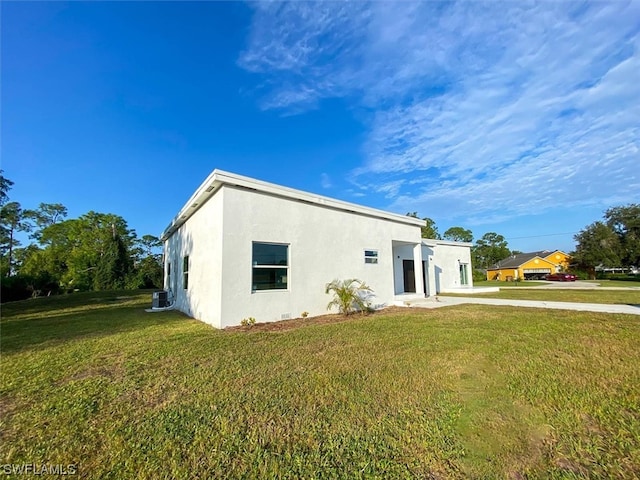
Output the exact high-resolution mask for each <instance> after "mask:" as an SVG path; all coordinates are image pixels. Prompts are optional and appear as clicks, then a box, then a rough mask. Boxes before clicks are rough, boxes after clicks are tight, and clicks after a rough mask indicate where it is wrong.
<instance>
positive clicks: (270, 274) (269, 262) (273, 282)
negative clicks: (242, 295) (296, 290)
mask: <svg viewBox="0 0 640 480" xmlns="http://www.w3.org/2000/svg"><path fill="white" fill-rule="evenodd" d="M252 264H253V275H252V290H286V289H287V286H288V277H289V245H282V244H277V243H257V242H254V243H253V262H252Z"/></svg>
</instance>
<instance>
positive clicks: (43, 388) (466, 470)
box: [0, 293, 640, 479]
mask: <svg viewBox="0 0 640 480" xmlns="http://www.w3.org/2000/svg"><path fill="white" fill-rule="evenodd" d="M149 303H150V295H149V294H148V293H140V294H135V295H132V296H126V294H123V293H115V294H113V293H111V294H104V295H97V294H87V295H77V296H76V295H73V296H70V297H67V298H55V299H43V300H36V301H29V302H21V303H16V304H10V305H6V306H4V307H3V312H2V322H1V328H2V330H1V335H2V337H1V340H2V344H1V346H2V371H1V377H0V407H1V408H2V414H1V415H0V419H1V420H0V461H1V463H2V464H7V463H24V462H28V463H31V462H34V463H36V464H37V463H42V462H49V463H52V464H56V463H61V464H68V463H77V465H78V468H79V473H80V477H81V478H114V479H120V478H132V477H135V478H149V479H155V478H349V479H351V478H454V479H455V478H541V479H542V478H545V479H546V478H637V477H638V476H639V475H640V349H638V344H639V343H640V322H638V319H637V318H636V317H635V316H627V315H605V314H592V313H583V312H564V311H550V310H532V309H515V308H497V307H491V308H485V307H482V306H477V305H466V306H460V307H455V308H442V309H436V310H419V309H416V310H413V309H396V310H392V311H389V312H388V313H379V314H376V315H372V316H366V317H361V316H354V317H351V318H350V319H349V320H348V321H345V322H340V323H330V324H323V325H313V324H310V325H307V326H303V327H301V328H298V329H293V330H287V331H278V332H265V331H260V330H259V329H258V328H254V329H252V330H249V331H247V332H241V331H217V330H214V329H212V328H211V327H209V326H207V325H205V324H203V323H200V322H198V321H195V320H192V319H189V318H186V317H184V316H183V315H181V314H179V313H177V312H163V313H154V314H146V313H144V312H143V308H145V307H147V306H148V305H149Z"/></svg>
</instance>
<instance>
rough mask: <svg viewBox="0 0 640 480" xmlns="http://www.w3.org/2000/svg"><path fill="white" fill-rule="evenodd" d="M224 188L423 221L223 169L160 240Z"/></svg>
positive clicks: (410, 221) (416, 222)
mask: <svg viewBox="0 0 640 480" xmlns="http://www.w3.org/2000/svg"><path fill="white" fill-rule="evenodd" d="M225 185H229V186H236V187H241V188H246V189H250V190H256V191H259V192H262V193H266V194H269V195H273V196H277V197H281V198H287V199H290V200H295V201H300V202H304V203H309V204H313V205H318V206H322V207H326V208H333V209H336V210H342V211H345V212H349V213H357V214H361V215H366V216H369V217H376V218H380V219H384V220H390V221H393V222H399V223H404V224H408V225H415V226H418V227H423V226H424V220H420V219H419V218H413V217H408V216H406V215H400V214H399V213H391V212H387V211H384V210H379V209H376V208H371V207H365V206H363V205H358V204H356V203H350V202H345V201H342V200H337V199H335V198H331V197H325V196H323V195H317V194H314V193H310V192H305V191H303V190H296V189H294V188H290V187H285V186H282V185H277V184H275V183H269V182H265V181H262V180H257V179H255V178H250V177H245V176H242V175H238V174H235V173H231V172H226V171H224V170H219V169H215V170H214V171H213V172H211V173H210V174H209V176H208V177H207V178H206V179H205V180H204V182H202V184H201V185H200V186H199V187H198V188H197V189H196V191H195V192H194V193H193V195H191V197H189V200H188V201H187V203H185V205H184V206H183V207H182V209H181V210H180V211H179V212H178V215H176V216H175V217H174V218H173V220H172V221H171V223H169V225H168V226H167V228H165V230H164V231H163V232H162V234H161V236H160V239H161V240H162V241H165V240H166V239H167V238H169V236H171V234H173V232H175V231H176V230H177V229H178V228H180V226H181V225H182V224H184V223H185V222H186V221H187V220H188V219H189V218H190V217H191V216H192V215H193V214H194V213H195V212H196V211H197V210H198V209H199V208H200V207H202V205H203V204H204V203H205V202H206V201H207V200H209V198H211V197H212V196H213V195H215V193H216V192H217V191H218V190H219V189H220V188H221V187H222V186H225Z"/></svg>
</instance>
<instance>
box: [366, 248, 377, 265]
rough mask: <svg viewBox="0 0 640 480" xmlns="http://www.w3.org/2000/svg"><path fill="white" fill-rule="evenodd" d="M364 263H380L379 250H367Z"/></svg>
mask: <svg viewBox="0 0 640 480" xmlns="http://www.w3.org/2000/svg"><path fill="white" fill-rule="evenodd" d="M364 263H378V251H377V250H365V251H364Z"/></svg>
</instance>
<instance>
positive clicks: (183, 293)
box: [165, 191, 225, 328]
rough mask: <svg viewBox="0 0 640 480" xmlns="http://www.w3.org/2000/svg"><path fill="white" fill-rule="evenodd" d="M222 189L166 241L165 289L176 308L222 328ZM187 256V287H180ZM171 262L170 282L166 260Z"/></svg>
mask: <svg viewBox="0 0 640 480" xmlns="http://www.w3.org/2000/svg"><path fill="white" fill-rule="evenodd" d="M224 193H225V192H224V191H220V192H217V194H216V195H215V196H213V197H212V198H211V199H209V201H207V202H206V203H205V204H204V205H202V206H201V207H200V208H199V209H198V210H197V211H196V212H195V213H194V214H193V216H192V217H191V218H189V220H188V221H187V222H186V223H184V224H183V225H182V226H180V228H179V229H178V230H177V231H176V232H175V233H174V234H173V235H171V236H170V237H169V238H168V239H167V240H166V241H165V289H168V288H171V291H172V292H173V294H174V295H175V299H176V308H177V309H178V310H180V311H182V312H184V313H186V314H187V315H190V316H192V317H195V318H197V319H199V320H202V321H203V322H206V323H208V324H210V325H213V326H215V327H218V328H221V304H222V297H221V292H222V289H221V279H222V275H221V272H222V261H221V260H222V223H223V219H222V214H223V208H222V205H223V198H224ZM185 255H188V256H189V288H188V289H187V290H185V289H184V288H183V273H184V271H183V258H184V256H185ZM169 261H170V262H171V285H169V283H168V279H167V276H166V270H167V269H166V263H167V262H169Z"/></svg>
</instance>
